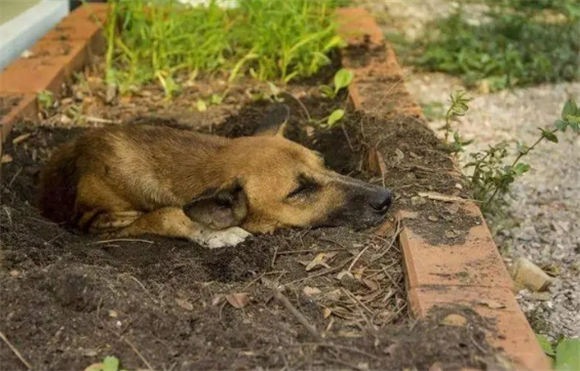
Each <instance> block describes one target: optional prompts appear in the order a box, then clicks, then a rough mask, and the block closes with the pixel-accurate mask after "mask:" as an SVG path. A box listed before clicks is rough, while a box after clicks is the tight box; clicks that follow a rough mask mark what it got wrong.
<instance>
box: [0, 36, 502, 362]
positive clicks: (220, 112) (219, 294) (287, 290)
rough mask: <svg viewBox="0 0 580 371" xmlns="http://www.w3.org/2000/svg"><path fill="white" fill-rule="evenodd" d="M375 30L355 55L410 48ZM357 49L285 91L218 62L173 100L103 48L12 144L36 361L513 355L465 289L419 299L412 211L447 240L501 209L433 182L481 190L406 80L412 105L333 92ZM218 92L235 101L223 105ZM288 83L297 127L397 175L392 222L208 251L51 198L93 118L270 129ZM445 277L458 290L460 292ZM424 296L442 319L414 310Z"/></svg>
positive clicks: (8, 252) (330, 151) (7, 316)
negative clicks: (42, 183)
mask: <svg viewBox="0 0 580 371" xmlns="http://www.w3.org/2000/svg"><path fill="white" fill-rule="evenodd" d="M371 46H372V45H370V44H369V43H368V42H365V43H362V44H356V45H353V46H351V47H350V48H349V49H347V51H346V53H345V55H347V56H348V58H349V61H350V62H351V63H353V65H354V66H355V68H360V69H364V68H367V67H368V66H370V65H372V63H373V61H377V60H378V61H382V62H385V61H387V62H388V63H392V60H391V59H389V56H388V54H387V52H385V51H383V52H380V51H377V49H376V48H372V47H371ZM341 63H342V60H341V58H339V56H338V55H337V56H336V58H335V59H334V63H333V64H332V65H331V66H330V67H329V68H328V69H327V70H325V71H323V72H322V73H320V74H319V75H317V76H315V77H313V78H310V79H308V80H302V81H300V80H297V81H295V82H292V83H291V84H289V85H288V86H286V87H285V90H286V91H287V92H286V93H278V94H274V95H275V96H272V93H273V91H272V88H271V87H269V86H267V85H265V84H259V83H255V82H253V81H250V80H240V81H238V82H237V83H236V84H235V85H228V86H229V88H227V91H226V84H225V83H224V82H223V81H219V80H216V79H214V80H207V81H205V82H202V83H196V84H195V86H190V87H188V88H186V89H184V90H183V91H182V92H181V94H180V95H178V96H176V97H175V98H173V100H171V101H169V100H167V99H165V97H164V95H163V90H162V89H160V88H159V87H156V86H149V87H144V88H143V89H141V90H140V91H139V92H137V93H135V94H133V95H132V96H131V98H126V97H121V96H117V95H114V94H113V95H112V94H110V92H108V91H107V90H108V88H107V86H106V84H104V82H103V80H102V79H101V76H102V74H101V73H100V71H101V68H102V63H101V62H99V61H98V60H94V64H92V65H90V66H88V67H87V68H86V71H85V74H84V76H83V77H78V78H77V81H76V83H74V84H69V85H67V86H66V87H65V88H64V89H63V90H62V91H61V96H57V95H55V98H54V99H53V100H51V101H50V102H49V103H50V104H46V105H45V106H44V107H42V106H41V110H40V111H42V120H41V123H40V125H37V126H34V125H29V124H25V123H19V124H17V125H16V127H15V128H14V129H13V130H12V132H11V134H10V136H9V137H8V138H7V139H6V141H5V143H4V149H3V154H4V156H3V165H2V200H3V202H2V206H3V207H2V226H1V227H2V245H3V246H2V264H3V266H2V271H1V273H0V274H1V277H2V282H3V284H2V295H3V300H4V302H5V303H6V304H5V306H4V311H3V315H2V318H1V319H0V324H1V327H2V332H3V333H4V334H6V335H7V337H8V338H9V339H10V341H11V343H12V344H16V345H17V350H18V349H19V350H20V352H21V353H22V355H23V358H24V360H25V361H26V362H29V363H31V364H32V365H33V366H34V368H46V369H82V368H83V367H86V366H87V365H89V364H91V363H94V362H97V361H98V360H100V359H102V358H103V357H104V356H107V355H115V356H117V357H118V358H119V359H121V360H122V362H123V365H124V367H126V368H143V367H147V368H150V369H174V370H178V369H234V368H235V369H255V368H257V367H261V368H264V369H266V368H268V369H269V368H283V367H287V368H290V369H298V368H312V369H335V368H340V369H363V370H364V369H368V368H370V369H379V368H385V367H386V366H385V365H388V367H389V368H393V369H403V368H406V367H408V368H412V367H415V368H417V369H428V368H430V367H435V368H440V369H459V368H461V367H473V368H493V369H498V368H503V367H506V363H504V362H503V361H502V360H503V357H501V356H500V354H501V349H497V347H496V346H495V344H494V345H490V343H488V340H489V339H490V338H492V339H493V338H497V337H499V338H503V339H505V336H504V335H503V333H504V331H503V330H502V331H499V330H498V323H497V321H495V320H494V319H485V318H483V317H481V316H480V315H479V314H477V313H476V312H475V311H473V310H472V309H471V308H469V306H468V307H465V306H463V305H462V304H463V303H458V302H455V303H451V304H450V305H449V303H446V300H442V301H441V303H442V304H447V305H443V306H437V307H436V308H433V309H429V308H426V307H425V302H419V303H413V302H412V301H411V302H408V301H407V298H408V296H410V297H411V299H412V300H413V293H412V292H407V289H406V288H407V287H409V285H410V286H411V289H412V290H415V300H417V299H416V298H417V296H416V295H417V293H416V292H417V290H418V289H423V287H422V286H421V287H420V285H416V281H417V278H416V277H414V275H416V272H411V279H409V278H407V280H405V275H404V273H403V261H402V259H403V257H402V255H401V250H402V246H401V245H400V244H399V239H398V236H399V233H401V230H402V223H404V225H405V227H406V228H405V231H407V232H406V234H404V236H403V237H404V239H403V241H407V242H406V243H407V244H409V242H408V241H409V239H411V240H412V238H413V237H415V238H420V240H422V241H427V242H428V243H429V244H430V246H432V247H433V249H436V248H437V247H438V246H443V247H445V246H455V245H461V244H464V243H465V242H466V241H469V240H470V238H471V236H470V231H471V230H472V229H474V228H472V227H477V228H484V229H485V226H484V225H483V224H482V223H483V222H482V220H481V217H480V216H478V215H477V214H473V213H471V212H468V211H466V210H465V209H464V208H463V207H459V206H458V204H457V203H442V202H438V201H436V200H433V199H431V198H429V197H422V196H418V195H419V194H421V193H425V192H431V193H430V194H447V195H452V196H454V197H467V194H468V190H467V187H466V186H465V184H462V182H461V181H460V180H458V179H459V178H458V177H457V173H456V171H455V169H454V165H453V163H452V161H451V160H450V157H449V155H448V152H447V150H446V148H445V146H443V145H442V144H441V143H440V142H439V141H438V140H437V139H436V137H435V136H434V134H433V133H432V132H431V131H430V130H429V129H428V128H427V127H426V126H425V124H424V123H423V122H422V121H421V119H420V118H418V117H417V116H416V115H408V114H403V113H401V111H400V107H403V108H404V107H405V104H404V103H403V102H404V101H405V100H406V99H407V100H408V97H406V96H405V95H404V93H400V94H399V90H398V89H396V88H392V89H390V90H389V92H387V93H386V94H387V95H389V93H391V92H393V93H394V95H393V94H391V95H389V96H388V97H387V98H388V99H387V100H388V101H389V102H395V107H394V108H393V107H391V108H392V109H386V110H385V107H384V106H385V105H386V104H383V103H386V102H384V98H382V99H380V100H378V101H377V100H376V97H374V99H375V100H374V101H373V100H372V99H371V103H372V107H377V110H376V111H373V110H370V109H363V110H355V108H360V107H357V102H356V100H357V99H356V98H355V97H354V96H353V92H352V89H355V87H353V88H352V89H351V88H349V90H350V91H349V93H350V98H351V99H352V100H353V101H355V106H354V107H353V106H351V105H350V103H349V100H348V98H349V96H347V95H346V94H345V93H343V94H339V96H338V97H337V98H336V99H327V98H324V97H322V96H321V94H320V89H319V86H320V85H321V84H328V82H329V80H331V79H332V76H333V75H334V72H335V71H336V70H337V69H338V68H339V67H340V65H341ZM395 63H396V62H395ZM368 76H369V78H366V79H365V80H364V81H362V84H361V81H359V86H361V87H362V89H361V92H363V93H364V94H365V95H364V96H363V98H365V97H368V94H366V93H365V89H364V88H365V84H366V86H367V87H368V86H371V85H373V83H372V81H373V79H374V80H375V82H376V83H380V84H383V85H384V84H389V85H390V86H394V87H396V86H397V85H398V82H397V81H399V80H400V76H395V77H393V78H391V79H390V80H389V78H388V77H387V78H384V77H381V76H378V77H377V76H374V77H373V76H372V74H369V75H368ZM375 91H376V90H375ZM403 91H404V88H403ZM224 93H226V94H224ZM367 93H368V90H367ZM212 96H217V97H219V98H220V99H221V101H220V102H219V103H218V102H217V100H216V101H215V104H211V101H212ZM257 98H261V99H257ZM264 98H267V99H264ZM278 99H283V100H284V103H285V104H287V105H288V106H289V108H290V120H289V122H288V126H289V127H288V129H289V130H288V133H289V135H288V137H289V138H290V139H292V140H295V141H298V142H300V143H302V144H304V145H306V146H307V147H309V148H312V149H315V150H317V151H319V152H321V153H323V154H324V155H325V157H326V160H327V164H328V166H329V167H330V168H333V169H334V170H336V171H338V172H340V173H343V174H347V175H350V176H355V177H358V178H360V179H363V180H366V181H369V182H373V183H376V184H383V185H384V186H386V187H388V188H391V189H393V191H394V192H395V195H396V198H395V202H394V208H393V210H392V211H391V212H390V213H389V214H388V216H387V218H388V220H387V221H386V223H385V224H383V225H381V226H379V227H378V228H376V229H371V230H360V231H354V230H351V229H349V228H319V229H312V230H286V231H280V232H277V233H275V234H273V235H263V236H254V237H252V238H251V239H250V240H248V241H246V242H244V243H243V244H242V245H240V246H236V247H232V248H224V249H218V250H208V249H205V248H202V247H200V246H197V245H195V244H194V243H191V242H186V241H180V240H174V239H163V238H158V237H152V236H143V237H142V238H139V239H131V240H110V241H98V240H96V239H94V238H92V237H87V236H82V235H78V234H76V233H74V232H71V231H66V230H64V229H62V228H60V227H59V226H57V225H54V224H52V223H50V222H49V221H47V220H45V219H43V218H42V217H41V216H40V215H39V213H38V210H37V209H36V208H35V207H34V199H35V195H36V188H35V186H36V184H37V183H38V181H37V177H38V173H39V171H40V169H41V167H42V165H43V163H44V162H45V161H46V159H47V158H48V156H49V155H50V153H51V152H52V151H53V150H54V148H55V147H56V146H57V145H58V144H60V143H64V142H66V141H68V140H70V139H72V138H74V137H75V136H77V135H79V134H80V133H82V132H83V131H84V130H90V129H91V128H92V127H95V126H96V127H98V126H103V125H114V124H118V123H122V122H127V121H130V122H132V123H133V124H139V123H149V124H155V125H170V126H177V127H180V128H182V129H183V130H198V131H202V132H206V133H212V134H218V135H224V136H229V137H235V136H240V135H252V134H253V132H254V130H255V129H256V126H257V125H258V124H259V123H260V121H261V120H263V118H264V116H265V115H266V114H267V112H268V110H269V108H270V107H271V105H272V104H274V102H273V101H275V100H278ZM200 100H203V101H204V102H206V103H207V104H206V105H205V107H204V108H205V109H200V105H199V104H198V103H197V102H198V101H200ZM366 102H367V104H369V103H368V102H369V100H366ZM358 106H360V102H359V104H358ZM363 106H364V102H363ZM336 108H346V109H347V114H346V116H345V118H344V119H343V120H342V121H340V124H337V125H335V126H334V127H332V128H325V127H323V126H321V125H311V124H308V125H307V122H308V116H310V118H314V119H318V120H321V121H323V120H322V119H323V118H324V117H327V116H328V115H329V114H330V113H331V112H332V111H333V110H335V109H336ZM381 110H382V111H381ZM385 111H386V112H385ZM398 211H401V212H402V211H404V214H402V215H405V218H404V220H403V222H401V221H400V219H399V220H398V219H397V218H395V214H396V213H397V212H398ZM408 230H411V231H412V233H411V232H409V231H408ZM409 233H411V234H410V235H409ZM417 236H418V237H417ZM433 251H435V250H433ZM433 253H434V252H432V253H431V254H433ZM411 258H412V257H411ZM405 259H406V260H407V262H408V261H409V260H410V257H409V256H405ZM317 261H318V262H319V264H314V263H315V262H317ZM440 268H441V269H443V270H445V267H444V266H440ZM407 269H409V267H408V266H407ZM465 269H466V272H467V273H466V274H461V272H459V274H457V273H456V272H453V271H450V273H449V274H448V276H445V277H443V276H437V277H438V278H437V279H440V280H443V281H449V282H455V281H456V280H463V281H465V280H467V281H468V283H469V282H471V281H470V280H471V279H473V275H472V274H471V273H472V269H478V268H477V267H476V268H470V267H466V268H465ZM419 273H420V272H419ZM413 277H414V278H413ZM476 278H477V277H476ZM500 280H501V279H500ZM492 281H493V278H492ZM409 282H410V283H409ZM435 286H436V285H432V287H430V288H429V289H432V290H435V289H436V287H435ZM437 287H438V289H439V291H440V294H441V296H442V297H447V296H448V295H449V291H448V289H447V288H446V287H444V286H443V285H439V286H437ZM279 293H281V295H282V297H281V296H280V294H279ZM419 293H420V294H422V292H421V291H420V292H419ZM419 296H420V295H419ZM286 299H287V302H286ZM288 302H289V303H290V304H288ZM413 305H414V306H415V308H413V312H416V311H417V310H416V309H417V308H419V309H420V311H421V312H422V313H421V314H423V315H426V316H425V318H424V319H421V320H420V321H418V322H416V321H415V320H410V317H409V315H410V314H411V311H410V310H409V309H412V308H411V306H413ZM293 309H296V310H297V311H298V313H299V314H296V312H293ZM510 309H511V308H510ZM492 317H493V316H492ZM304 322H307V323H308V324H310V325H311V326H313V327H314V331H312V328H310V330H309V329H308V327H307V326H305V325H304ZM0 354H1V357H2V360H3V364H4V365H9V366H10V368H11V369H25V364H24V362H22V360H21V359H19V358H18V357H17V356H16V355H15V354H16V353H15V352H14V350H11V349H9V348H7V347H6V346H4V343H3V344H2V347H1V348H0Z"/></svg>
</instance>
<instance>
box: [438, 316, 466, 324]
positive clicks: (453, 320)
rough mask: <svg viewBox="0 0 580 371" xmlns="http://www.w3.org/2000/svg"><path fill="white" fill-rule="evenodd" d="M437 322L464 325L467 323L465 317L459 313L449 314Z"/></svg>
mask: <svg viewBox="0 0 580 371" xmlns="http://www.w3.org/2000/svg"><path fill="white" fill-rule="evenodd" d="M439 323H440V324H442V325H445V326H456V327H464V326H465V325H466V324H467V318H465V317H463V316H462V315H459V314H450V315H448V316H446V317H445V318H443V319H442V320H441V321H439Z"/></svg>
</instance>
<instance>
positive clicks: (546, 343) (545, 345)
mask: <svg viewBox="0 0 580 371" xmlns="http://www.w3.org/2000/svg"><path fill="white" fill-rule="evenodd" d="M536 339H538V343H540V346H541V347H542V350H543V351H544V353H546V354H547V355H549V356H550V357H553V356H555V355H556V353H554V347H552V343H550V340H548V338H547V337H545V336H544V335H539V334H536Z"/></svg>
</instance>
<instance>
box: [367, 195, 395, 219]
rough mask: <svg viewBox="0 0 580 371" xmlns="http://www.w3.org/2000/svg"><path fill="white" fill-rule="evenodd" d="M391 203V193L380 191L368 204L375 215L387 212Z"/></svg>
mask: <svg viewBox="0 0 580 371" xmlns="http://www.w3.org/2000/svg"><path fill="white" fill-rule="evenodd" d="M392 201H393V192H391V191H389V190H388V189H381V190H380V191H378V192H377V193H375V195H374V196H373V197H372V198H371V200H370V204H371V206H372V208H373V209H374V210H375V211H376V212H377V213H380V214H384V213H386V212H387V210H389V207H390V206H391V203H392Z"/></svg>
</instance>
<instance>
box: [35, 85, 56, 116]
mask: <svg viewBox="0 0 580 371" xmlns="http://www.w3.org/2000/svg"><path fill="white" fill-rule="evenodd" d="M36 99H37V100H38V106H39V108H40V110H41V111H45V112H46V111H48V110H50V109H51V108H52V107H53V105H54V94H53V93H52V92H51V91H48V90H41V91H39V92H38V94H37V95H36Z"/></svg>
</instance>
